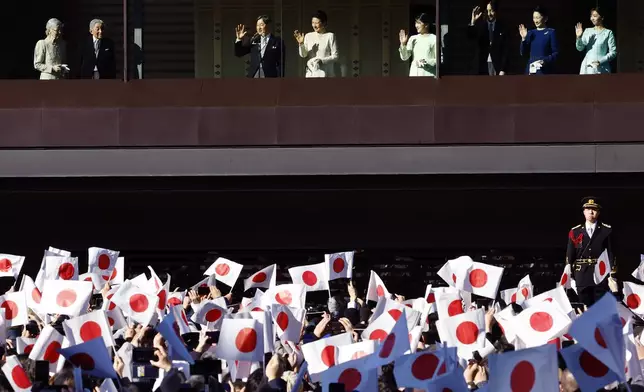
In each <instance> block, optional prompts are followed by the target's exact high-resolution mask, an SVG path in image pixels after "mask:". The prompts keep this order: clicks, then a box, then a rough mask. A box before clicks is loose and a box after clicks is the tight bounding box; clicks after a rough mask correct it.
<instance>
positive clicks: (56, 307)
mask: <svg viewBox="0 0 644 392" xmlns="http://www.w3.org/2000/svg"><path fill="white" fill-rule="evenodd" d="M92 291H93V288H92V283H91V282H81V281H63V280H45V283H44V285H43V291H42V301H41V302H40V303H41V309H43V311H46V312H47V313H49V314H64V315H66V316H78V315H80V314H82V313H85V312H86V311H87V306H88V305H89V300H90V298H91V297H92Z"/></svg>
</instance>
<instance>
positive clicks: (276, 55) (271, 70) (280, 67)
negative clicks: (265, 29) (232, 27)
mask: <svg viewBox="0 0 644 392" xmlns="http://www.w3.org/2000/svg"><path fill="white" fill-rule="evenodd" d="M285 52H286V48H285V46H284V41H282V39H281V38H280V37H276V36H274V35H273V34H271V35H270V36H269V37H268V43H267V44H266V49H265V50H264V57H262V51H261V43H260V38H259V37H255V38H248V37H244V39H243V40H241V41H238V42H235V56H237V57H243V56H246V55H247V54H249V53H250V67H249V68H248V74H247V75H246V76H248V77H249V78H252V77H254V76H255V74H256V73H257V71H258V70H259V65H260V63H261V64H262V69H263V70H264V77H267V78H280V77H284V59H285Z"/></svg>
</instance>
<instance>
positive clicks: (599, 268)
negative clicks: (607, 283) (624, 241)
mask: <svg viewBox="0 0 644 392" xmlns="http://www.w3.org/2000/svg"><path fill="white" fill-rule="evenodd" d="M610 270H611V266H610V259H609V258H608V249H604V251H603V252H602V254H601V255H599V257H598V258H597V263H595V272H594V273H593V281H594V282H595V284H600V283H601V282H603V281H604V279H606V277H607V276H608V274H610Z"/></svg>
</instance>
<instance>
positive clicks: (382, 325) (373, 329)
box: [362, 313, 396, 342]
mask: <svg viewBox="0 0 644 392" xmlns="http://www.w3.org/2000/svg"><path fill="white" fill-rule="evenodd" d="M395 324H396V320H394V318H393V317H391V315H389V314H388V313H383V314H382V315H380V317H378V318H377V319H375V320H373V321H372V322H371V324H369V325H368V326H367V328H365V330H364V331H362V340H377V341H379V342H382V341H384V340H385V339H386V338H387V335H389V332H391V330H392V329H393V328H394V325H395Z"/></svg>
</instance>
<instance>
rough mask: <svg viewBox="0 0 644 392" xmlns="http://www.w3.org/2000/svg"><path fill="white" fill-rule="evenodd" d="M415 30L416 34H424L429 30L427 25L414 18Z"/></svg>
mask: <svg viewBox="0 0 644 392" xmlns="http://www.w3.org/2000/svg"><path fill="white" fill-rule="evenodd" d="M416 31H417V32H418V34H426V33H427V32H428V31H429V26H427V25H426V24H425V23H423V22H421V21H420V20H416Z"/></svg>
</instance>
